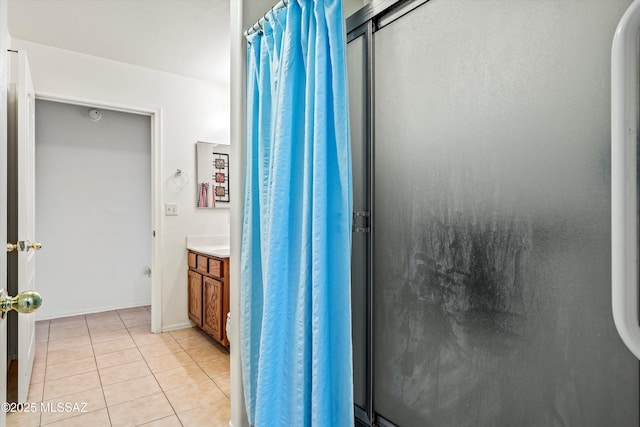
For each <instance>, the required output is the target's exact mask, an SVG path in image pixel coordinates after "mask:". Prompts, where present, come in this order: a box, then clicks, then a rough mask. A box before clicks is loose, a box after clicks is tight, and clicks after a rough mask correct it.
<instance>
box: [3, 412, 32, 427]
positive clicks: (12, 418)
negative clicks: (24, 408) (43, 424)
mask: <svg viewBox="0 0 640 427" xmlns="http://www.w3.org/2000/svg"><path fill="white" fill-rule="evenodd" d="M39 425H40V412H39V411H36V412H9V413H8V414H7V426H10V427H38V426H39Z"/></svg>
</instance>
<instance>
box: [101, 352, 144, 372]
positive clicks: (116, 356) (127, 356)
mask: <svg viewBox="0 0 640 427" xmlns="http://www.w3.org/2000/svg"><path fill="white" fill-rule="evenodd" d="M136 360H142V354H140V352H139V351H138V349H137V348H128V349H126V350H120V351H114V352H113V353H107V354H100V355H97V356H96V363H97V364H98V369H104V368H109V367H111V366H118V365H122V364H125V363H130V362H135V361H136Z"/></svg>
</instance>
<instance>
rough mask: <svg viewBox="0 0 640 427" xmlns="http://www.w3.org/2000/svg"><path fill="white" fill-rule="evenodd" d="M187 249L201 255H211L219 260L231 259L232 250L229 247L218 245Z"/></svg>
mask: <svg viewBox="0 0 640 427" xmlns="http://www.w3.org/2000/svg"><path fill="white" fill-rule="evenodd" d="M187 249H189V250H190V251H195V252H200V253H201V254H205V255H211V256H215V257H218V258H229V253H230V249H229V246H217V245H204V246H198V245H187Z"/></svg>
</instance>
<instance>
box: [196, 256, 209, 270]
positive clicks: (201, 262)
mask: <svg viewBox="0 0 640 427" xmlns="http://www.w3.org/2000/svg"><path fill="white" fill-rule="evenodd" d="M208 259H209V258H207V257H206V256H202V255H198V256H197V257H196V270H198V271H201V272H203V273H205V274H206V273H207V260H208Z"/></svg>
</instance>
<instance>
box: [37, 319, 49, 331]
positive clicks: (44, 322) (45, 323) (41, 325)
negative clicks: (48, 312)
mask: <svg viewBox="0 0 640 427" xmlns="http://www.w3.org/2000/svg"><path fill="white" fill-rule="evenodd" d="M50 324H51V320H36V329H42V328H48V327H49V325H50Z"/></svg>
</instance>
